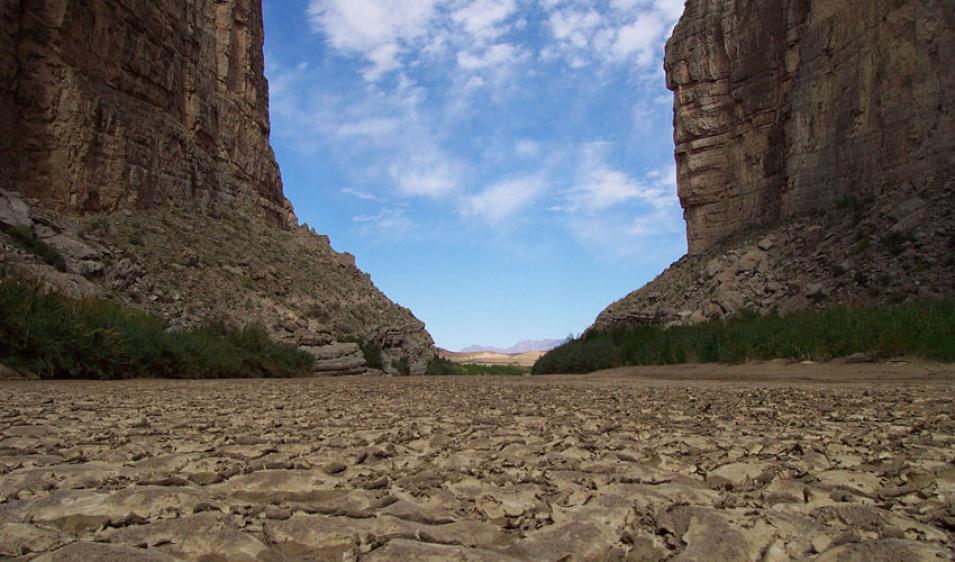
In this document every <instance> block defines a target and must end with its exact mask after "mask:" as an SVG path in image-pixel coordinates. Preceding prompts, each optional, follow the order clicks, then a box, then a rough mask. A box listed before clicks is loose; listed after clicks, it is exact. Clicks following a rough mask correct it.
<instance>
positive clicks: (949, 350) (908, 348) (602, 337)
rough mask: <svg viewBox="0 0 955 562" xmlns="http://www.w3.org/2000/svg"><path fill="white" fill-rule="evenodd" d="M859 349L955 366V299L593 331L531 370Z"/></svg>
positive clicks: (807, 355)
mask: <svg viewBox="0 0 955 562" xmlns="http://www.w3.org/2000/svg"><path fill="white" fill-rule="evenodd" d="M861 352H866V353H872V354H875V355H877V356H882V357H895V356H903V355H914V356H919V357H924V358H927V359H936V360H939V361H951V362H955V299H945V300H931V301H921V302H915V303H905V304H894V305H883V306H876V307H866V308H845V307H837V308H832V309H829V310H825V311H806V312H802V313H799V314H793V315H790V316H786V317H779V316H776V315H770V316H762V317H760V316H755V315H743V316H739V317H736V318H733V319H730V320H723V321H714V322H708V323H705V324H701V325H698V326H681V327H674V328H669V329H664V328H660V327H656V326H641V327H636V328H630V329H621V330H612V331H605V332H590V333H587V334H585V335H584V336H583V337H580V338H576V339H574V340H572V341H569V342H567V343H565V344H564V345H561V346H560V347H557V348H556V349H553V350H552V351H550V352H548V353H547V354H545V355H544V356H543V357H541V358H540V359H539V360H538V361H537V363H535V364H534V368H533V370H532V372H533V373H535V374H543V373H588V372H592V371H596V370H600V369H608V368H612V367H620V366H625V365H667V364H678V363H687V362H698V363H741V362H744V361H752V360H770V359H778V358H785V359H798V360H817V361H825V360H829V359H833V358H836V357H844V356H847V355H852V354H854V353H861Z"/></svg>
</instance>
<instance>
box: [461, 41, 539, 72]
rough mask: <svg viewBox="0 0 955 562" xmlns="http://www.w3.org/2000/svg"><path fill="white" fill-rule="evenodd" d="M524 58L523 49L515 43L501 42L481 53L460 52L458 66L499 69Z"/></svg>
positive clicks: (475, 68)
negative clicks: (515, 45)
mask: <svg viewBox="0 0 955 562" xmlns="http://www.w3.org/2000/svg"><path fill="white" fill-rule="evenodd" d="M522 58H523V54H522V52H521V50H520V49H518V48H516V47H514V45H510V44H508V43H499V44H497V45H492V46H491V47H489V48H487V49H485V50H484V51H483V52H479V53H478V52H474V51H463V52H459V53H458V66H459V67H461V68H463V69H465V70H483V69H486V68H494V69H497V68H501V67H502V66H505V67H506V66H510V65H512V64H515V63H516V62H518V61H520V60H521V59H522Z"/></svg>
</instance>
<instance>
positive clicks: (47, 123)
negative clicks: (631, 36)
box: [0, 0, 290, 224]
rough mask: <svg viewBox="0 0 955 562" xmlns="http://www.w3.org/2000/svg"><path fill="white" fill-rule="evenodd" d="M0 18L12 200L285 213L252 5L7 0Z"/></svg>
mask: <svg viewBox="0 0 955 562" xmlns="http://www.w3.org/2000/svg"><path fill="white" fill-rule="evenodd" d="M0 18H2V23H0V44H2V45H3V47H2V48H3V49H4V50H5V51H6V52H3V53H0V55H2V56H0V59H2V61H3V62H2V63H0V79H2V82H3V86H2V87H3V88H4V91H3V92H2V94H0V95H2V100H0V112H2V117H0V132H2V133H3V137H4V138H5V141H4V142H6V143H7V145H6V146H4V147H3V148H4V151H3V152H4V154H5V155H8V156H9V155H13V158H12V160H13V161H12V162H11V161H10V160H11V159H10V158H9V157H8V158H6V159H5V161H4V162H2V164H3V166H4V169H3V174H2V175H3V176H4V177H6V178H7V179H8V181H10V178H13V182H15V184H16V185H17V186H18V188H19V190H20V191H21V192H23V193H25V194H28V195H30V196H31V197H35V198H37V199H40V200H41V201H43V202H44V204H46V205H47V206H49V207H51V208H54V209H56V210H77V211H86V212H88V211H93V212H95V211H115V210H117V209H131V208H148V207H155V206H158V205H164V204H178V205H182V206H186V207H194V206H210V205H219V204H222V202H223V201H228V202H233V201H235V202H240V203H241V204H243V205H246V206H250V207H254V208H257V209H258V210H259V211H260V212H261V213H263V214H264V215H266V216H267V217H268V218H269V219H270V220H271V221H273V222H275V223H279V224H281V223H284V222H286V221H287V220H288V219H289V211H290V207H289V206H288V204H287V202H286V200H285V197H284V196H283V194H282V180H281V177H280V175H279V169H278V165H277V164H276V162H275V158H274V156H273V153H272V149H271V147H270V146H269V139H268V136H269V116H268V84H267V82H266V80H265V76H264V57H263V52H262V45H263V40H264V34H263V31H262V29H263V28H262V6H261V3H260V1H259V0H225V1H218V0H216V1H213V0H186V1H184V2H182V1H170V0H163V1H158V2H138V1H132V0H92V1H89V2H79V1H76V0H53V1H49V2H27V1H24V0H12V1H8V2H4V8H2V12H0ZM11 132H15V134H11ZM7 187H10V186H7Z"/></svg>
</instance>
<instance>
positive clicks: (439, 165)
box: [389, 148, 464, 198]
mask: <svg viewBox="0 0 955 562" xmlns="http://www.w3.org/2000/svg"><path fill="white" fill-rule="evenodd" d="M463 167H464V166H463V164H461V163H460V162H458V161H457V160H456V159H454V158H452V157H450V156H448V155H446V154H444V153H443V152H441V151H440V150H438V149H433V148H432V149H429V148H422V149H421V150H411V151H409V152H407V153H405V154H403V155H401V156H400V157H399V158H398V159H397V160H396V161H395V162H394V163H393V164H392V165H391V166H390V167H389V173H390V175H391V177H392V179H393V180H394V181H395V182H396V184H397V185H398V188H399V190H400V191H401V193H403V194H404V195H413V196H425V197H432V198H441V197H445V196H448V195H451V194H453V193H454V192H456V191H457V190H458V187H459V185H460V178H461V177H462V175H463Z"/></svg>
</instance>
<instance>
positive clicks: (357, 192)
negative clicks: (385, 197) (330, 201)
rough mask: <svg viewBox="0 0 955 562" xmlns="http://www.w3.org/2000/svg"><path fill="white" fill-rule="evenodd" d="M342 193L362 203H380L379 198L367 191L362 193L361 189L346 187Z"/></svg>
mask: <svg viewBox="0 0 955 562" xmlns="http://www.w3.org/2000/svg"><path fill="white" fill-rule="evenodd" d="M342 193H344V194H345V195H351V196H352V197H356V198H358V199H361V200H363V201H381V198H380V197H378V196H377V195H375V194H374V193H369V192H368V191H363V190H361V189H354V188H351V187H346V188H343V189H342Z"/></svg>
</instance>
